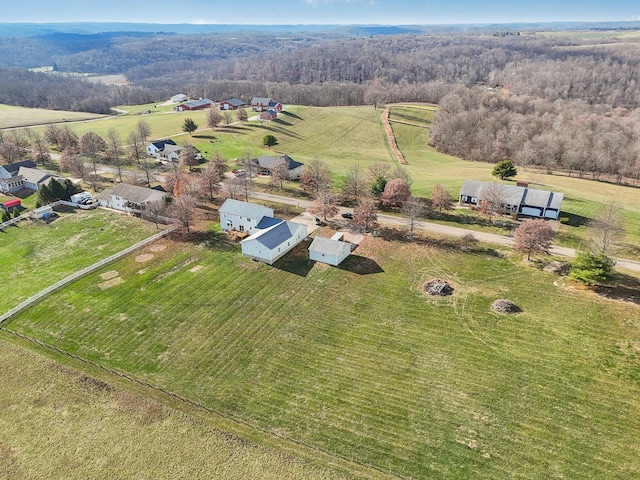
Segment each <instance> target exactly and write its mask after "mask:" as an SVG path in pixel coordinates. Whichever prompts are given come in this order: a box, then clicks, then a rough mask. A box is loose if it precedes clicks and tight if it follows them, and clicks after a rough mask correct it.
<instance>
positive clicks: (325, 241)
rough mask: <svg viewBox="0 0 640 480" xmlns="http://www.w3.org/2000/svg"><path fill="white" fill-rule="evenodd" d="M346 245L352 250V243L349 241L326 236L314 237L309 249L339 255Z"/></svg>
mask: <svg viewBox="0 0 640 480" xmlns="http://www.w3.org/2000/svg"><path fill="white" fill-rule="evenodd" d="M345 247H346V248H348V249H349V252H351V244H350V243H349V242H343V241H341V240H333V239H331V238H326V237H316V238H314V239H313V242H311V245H310V246H309V251H313V252H318V253H324V254H325V255H332V256H338V255H340V254H341V253H342V252H343V251H344V248H345Z"/></svg>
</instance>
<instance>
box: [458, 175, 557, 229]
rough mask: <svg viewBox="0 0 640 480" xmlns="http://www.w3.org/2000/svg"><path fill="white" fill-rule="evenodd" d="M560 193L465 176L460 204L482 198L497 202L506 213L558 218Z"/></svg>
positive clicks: (467, 203) (480, 201) (470, 202)
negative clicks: (481, 180)
mask: <svg viewBox="0 0 640 480" xmlns="http://www.w3.org/2000/svg"><path fill="white" fill-rule="evenodd" d="M563 199H564V194H563V193H557V192H550V191H547V190H536V189H533V188H528V187H524V186H516V185H503V184H500V183H490V182H478V181H475V180H465V182H464V183H463V185H462V189H461V190H460V204H461V205H470V206H479V205H480V204H481V203H482V202H483V201H486V202H499V203H500V207H501V208H502V210H503V211H504V212H506V213H516V214H517V215H522V216H526V217H535V218H549V219H553V220H557V219H558V218H559V216H560V208H561V206H562V200H563Z"/></svg>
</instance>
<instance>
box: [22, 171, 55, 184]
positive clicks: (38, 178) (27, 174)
mask: <svg viewBox="0 0 640 480" xmlns="http://www.w3.org/2000/svg"><path fill="white" fill-rule="evenodd" d="M18 175H20V176H21V177H22V179H23V180H24V181H25V182H28V183H33V184H35V185H39V184H41V183H45V182H46V181H47V180H49V179H50V178H52V177H53V176H54V175H53V173H51V172H46V171H44V170H38V169H37V168H28V167H20V170H18Z"/></svg>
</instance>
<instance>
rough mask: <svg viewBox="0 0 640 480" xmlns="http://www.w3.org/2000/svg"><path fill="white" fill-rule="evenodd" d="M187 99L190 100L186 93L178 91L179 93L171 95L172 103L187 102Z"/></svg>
mask: <svg viewBox="0 0 640 480" xmlns="http://www.w3.org/2000/svg"><path fill="white" fill-rule="evenodd" d="M187 100H189V97H187V96H186V95H185V94H184V93H178V94H177V95H174V96H173V97H171V103H180V102H186V101H187Z"/></svg>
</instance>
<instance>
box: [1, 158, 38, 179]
mask: <svg viewBox="0 0 640 480" xmlns="http://www.w3.org/2000/svg"><path fill="white" fill-rule="evenodd" d="M36 166H37V165H36V164H35V163H33V162H32V161H31V160H24V161H22V162H14V163H10V164H8V165H2V166H0V168H4V169H5V170H6V171H7V173H9V174H10V175H11V176H12V177H15V176H16V175H17V174H18V170H20V168H21V167H26V168H36Z"/></svg>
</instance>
